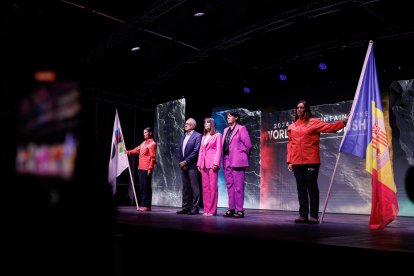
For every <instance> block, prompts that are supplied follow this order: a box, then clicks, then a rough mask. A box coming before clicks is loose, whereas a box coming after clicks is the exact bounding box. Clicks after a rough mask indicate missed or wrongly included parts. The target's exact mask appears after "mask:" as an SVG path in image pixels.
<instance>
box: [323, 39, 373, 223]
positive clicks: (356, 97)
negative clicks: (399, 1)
mask: <svg viewBox="0 0 414 276" xmlns="http://www.w3.org/2000/svg"><path fill="white" fill-rule="evenodd" d="M373 44H374V42H373V41H372V40H370V41H369V44H368V50H367V53H366V55H365V60H364V65H363V66H362V71H361V75H360V76H359V80H358V85H357V89H356V92H355V97H354V100H353V102H352V107H351V111H350V114H349V117H348V122H351V123H352V120H353V117H354V111H355V107H356V104H357V100H358V98H359V94H360V93H361V86H362V80H363V78H364V73H365V71H366V68H367V64H368V59H369V56H370V54H371V51H372V45H373ZM350 127H351V126H350V125H349V126H348V127H346V128H345V130H344V136H343V137H342V141H341V144H340V145H339V153H338V156H337V158H336V164H335V168H334V171H333V173H332V176H331V182H330V183H329V189H328V194H327V195H326V199H325V205H324V207H323V211H322V215H321V219H320V220H319V221H320V222H319V223H322V221H323V217H324V215H325V211H326V207H327V205H328V200H329V197H330V193H331V189H332V183H333V180H334V177H335V174H336V169H337V167H338V162H339V158H340V157H341V148H342V144H343V143H344V141H345V137H346V135H347V132H348V130H349V129H350Z"/></svg>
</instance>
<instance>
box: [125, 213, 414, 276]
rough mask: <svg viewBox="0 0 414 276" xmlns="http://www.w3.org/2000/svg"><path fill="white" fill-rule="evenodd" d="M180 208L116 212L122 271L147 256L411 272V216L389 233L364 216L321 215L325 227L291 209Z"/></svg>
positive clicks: (392, 226) (413, 231)
mask: <svg viewBox="0 0 414 276" xmlns="http://www.w3.org/2000/svg"><path fill="white" fill-rule="evenodd" d="M177 210H179V209H178V208H170V207H153V209H152V211H151V212H146V213H143V212H138V211H136V208H135V207H118V214H117V223H118V226H119V229H118V231H119V233H120V237H121V241H122V242H121V244H122V248H123V250H124V251H123V253H124V254H126V255H127V256H124V260H123V264H124V269H125V271H129V270H130V269H129V268H130V267H129V264H128V262H129V261H133V260H134V259H135V258H138V259H139V257H140V256H141V258H145V256H147V255H148V254H150V255H151V256H157V255H160V254H161V255H163V254H167V255H168V256H169V258H170V259H172V260H176V259H177V260H182V259H186V260H187V259H188V258H189V259H190V260H191V259H192V258H196V259H200V260H206V259H207V260H209V259H210V260H211V259H212V260H213V261H219V262H222V263H223V262H224V263H226V260H228V261H229V262H230V263H233V262H241V263H242V264H243V263H244V264H245V265H246V264H252V263H258V262H260V263H261V267H262V268H263V266H267V265H269V267H271V266H272V265H275V264H276V263H277V264H283V262H292V261H293V262H294V263H298V266H297V267H296V268H294V269H295V270H303V271H305V270H306V269H308V268H309V265H315V266H316V267H317V266H319V265H323V264H324V262H328V261H329V262H330V263H335V264H344V262H347V263H349V262H350V261H351V260H352V262H353V264H356V263H358V264H359V265H363V266H364V267H366V268H371V267H373V268H374V270H376V269H378V270H379V271H381V269H382V267H383V266H382V265H383V264H387V263H381V262H391V263H392V265H396V264H397V263H398V265H399V268H404V266H405V265H407V268H408V267H409V266H411V261H409V260H408V259H411V260H413V257H414V218H412V217H398V219H397V220H396V221H394V222H393V223H391V224H390V225H389V226H388V227H387V228H386V229H383V230H370V229H369V228H368V221H369V216H367V215H345V214H325V218H324V222H323V223H322V224H320V225H308V224H295V223H294V222H293V221H294V219H295V218H296V217H297V213H296V212H283V211H268V210H247V211H246V217H245V218H242V219H236V218H224V217H223V216H222V214H223V213H224V212H225V211H226V209H224V208H219V215H218V216H215V217H205V216H203V215H201V214H200V215H195V216H190V215H177V214H176V213H175V212H176V211H177ZM210 252H213V253H210ZM128 259H129V261H128ZM391 263H390V265H391ZM302 265H303V266H302ZM305 267H306V268H305ZM316 267H315V268H316ZM352 267H354V266H353V265H352ZM386 267H388V268H390V266H389V265H388V264H387V265H386ZM347 268H349V267H347V266H345V267H343V269H347ZM341 269H342V268H341ZM126 274H128V273H126Z"/></svg>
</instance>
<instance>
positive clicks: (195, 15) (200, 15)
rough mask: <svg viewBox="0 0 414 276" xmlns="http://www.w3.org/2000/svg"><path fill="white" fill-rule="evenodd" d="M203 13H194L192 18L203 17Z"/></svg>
mask: <svg viewBox="0 0 414 276" xmlns="http://www.w3.org/2000/svg"><path fill="white" fill-rule="evenodd" d="M204 14H205V13H204V12H196V13H195V14H194V17H202V16H204Z"/></svg>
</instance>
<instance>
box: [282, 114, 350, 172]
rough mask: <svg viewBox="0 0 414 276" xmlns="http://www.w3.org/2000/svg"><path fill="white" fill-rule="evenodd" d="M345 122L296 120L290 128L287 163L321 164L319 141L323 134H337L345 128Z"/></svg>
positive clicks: (311, 119)
mask: <svg viewBox="0 0 414 276" xmlns="http://www.w3.org/2000/svg"><path fill="white" fill-rule="evenodd" d="M344 127H345V125H344V123H343V121H342V120H341V121H337V122H335V123H332V124H330V123H325V122H322V121H321V120H320V119H318V118H310V119H309V121H305V120H302V119H298V120H296V121H295V122H294V123H293V124H291V125H290V126H289V127H288V138H289V140H288V144H287V158H286V159H287V163H288V164H292V165H299V164H320V163H321V160H320V157H319V140H320V133H321V132H337V131H338V130H340V129H342V128H344Z"/></svg>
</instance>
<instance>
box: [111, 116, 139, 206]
mask: <svg viewBox="0 0 414 276" xmlns="http://www.w3.org/2000/svg"><path fill="white" fill-rule="evenodd" d="M116 112H117V113H118V110H116ZM120 131H121V135H122V144H123V146H124V152H126V146H125V139H124V133H123V132H122V128H121V129H120ZM128 171H129V178H130V179H131V183H132V191H133V192H134V198H135V205H136V206H137V210H138V208H139V206H138V200H137V194H136V192H135V184H134V180H133V179H132V173H131V166H130V165H129V158H128Z"/></svg>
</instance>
